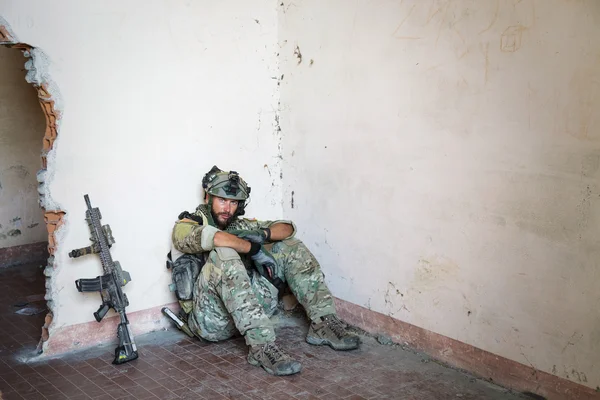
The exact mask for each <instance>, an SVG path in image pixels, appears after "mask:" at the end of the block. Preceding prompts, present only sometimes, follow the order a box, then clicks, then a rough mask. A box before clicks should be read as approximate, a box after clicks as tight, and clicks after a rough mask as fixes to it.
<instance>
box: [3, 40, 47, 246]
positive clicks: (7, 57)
mask: <svg viewBox="0 0 600 400" xmlns="http://www.w3.org/2000/svg"><path fill="white" fill-rule="evenodd" d="M26 61H27V59H26V58H25V57H23V54H22V53H21V51H19V50H16V49H9V48H6V47H0V71H2V73H1V74H0V248H4V247H12V246H19V245H23V244H30V243H38V242H44V241H47V240H48V233H47V231H46V226H45V224H44V215H43V211H42V209H41V208H40V206H39V204H38V192H37V180H36V173H37V172H38V170H39V169H40V168H41V159H40V156H41V151H42V137H43V136H44V131H45V129H46V122H45V118H44V113H43V112H42V110H41V108H40V103H39V101H38V98H37V93H36V91H35V89H34V88H33V87H31V85H30V84H28V83H27V82H25V68H24V65H25V62H26Z"/></svg>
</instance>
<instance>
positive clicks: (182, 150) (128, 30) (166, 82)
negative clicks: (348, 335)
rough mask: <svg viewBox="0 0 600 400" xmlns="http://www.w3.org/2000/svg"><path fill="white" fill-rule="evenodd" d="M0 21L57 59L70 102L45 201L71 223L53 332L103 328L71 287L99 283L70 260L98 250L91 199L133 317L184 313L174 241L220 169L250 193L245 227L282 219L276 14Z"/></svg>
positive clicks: (61, 253)
mask: <svg viewBox="0 0 600 400" xmlns="http://www.w3.org/2000/svg"><path fill="white" fill-rule="evenodd" d="M0 10H2V11H1V12H0V14H1V16H2V17H4V18H5V19H6V20H7V22H8V23H9V24H10V26H11V27H12V30H13V31H14V32H15V34H16V35H17V36H18V40H20V41H22V42H25V43H28V44H30V45H32V46H36V47H39V48H40V49H41V50H42V51H44V53H45V54H46V55H47V56H48V58H49V60H50V65H49V70H48V73H49V76H50V77H51V78H52V79H53V80H54V82H55V83H56V86H57V87H58V88H59V89H60V92H61V97H62V102H61V104H62V120H61V123H60V132H59V136H58V140H57V142H56V143H55V150H54V151H53V154H51V156H50V157H49V170H50V171H49V172H50V174H49V183H48V185H49V186H48V187H49V190H50V193H51V195H52V198H53V200H54V201H55V202H56V203H57V204H58V206H59V207H60V208H61V209H62V210H65V211H66V212H67V215H66V224H65V226H64V227H63V228H61V230H60V231H59V235H58V236H59V247H58V252H57V255H56V262H55V264H56V265H57V267H56V270H55V271H54V275H53V276H52V296H53V300H54V323H53V325H52V328H53V330H57V329H59V328H63V327H65V326H69V325H73V324H78V323H82V322H87V321H94V317H93V315H92V313H93V312H94V311H96V309H97V307H98V306H99V304H100V296H99V295H98V294H96V293H91V294H82V293H79V292H77V290H76V288H75V284H74V281H75V280H76V279H78V278H83V277H90V278H93V277H96V276H97V275H99V274H100V273H101V267H100V261H99V258H98V257H97V256H86V257H84V258H80V259H77V260H72V259H70V258H69V257H68V252H69V251H71V250H72V249H75V248H79V247H83V246H87V245H89V239H88V238H89V236H90V233H89V230H88V227H87V224H86V223H85V220H84V217H85V214H84V213H85V202H84V198H83V196H84V194H89V196H90V199H91V202H92V205H93V206H97V207H99V208H100V210H101V212H102V216H103V219H102V222H103V223H104V224H110V226H111V228H112V231H113V233H114V236H115V239H116V243H115V245H114V246H113V247H112V250H111V253H112V255H113V258H114V259H115V260H118V261H119V262H120V263H121V265H122V267H123V269H125V270H127V271H129V272H130V273H131V277H132V282H131V283H130V284H128V285H127V286H126V287H125V288H124V291H125V293H126V294H127V296H128V297H129V302H130V307H128V309H127V311H128V312H134V311H137V310H143V309H147V308H150V307H155V306H158V305H162V304H165V303H170V302H173V301H175V297H174V295H173V294H172V293H170V292H169V291H168V284H169V283H170V273H169V272H168V271H167V270H166V268H165V256H166V253H167V252H168V251H169V249H170V233H171V229H172V226H173V223H174V221H175V220H176V217H177V215H178V214H179V213H180V212H181V211H182V210H185V209H187V210H193V209H194V208H195V207H196V205H197V204H198V203H199V202H200V195H201V193H200V189H201V183H200V181H201V179H202V176H203V175H204V173H205V172H206V171H207V170H209V169H210V168H211V167H212V166H213V164H217V165H218V166H219V167H221V168H223V169H234V170H237V171H238V172H240V174H242V176H243V177H244V178H245V179H246V180H247V181H248V182H249V183H250V185H251V187H252V202H251V205H250V207H249V209H248V215H253V214H256V215H258V216H261V217H263V218H266V217H269V218H277V217H280V216H281V199H280V193H281V190H280V184H279V164H278V160H279V159H278V157H277V149H278V144H279V139H278V135H277V131H276V129H275V110H276V106H277V93H276V88H277V81H276V79H273V78H275V77H276V66H277V63H276V60H275V58H276V52H277V48H276V47H277V46H276V41H275V39H274V38H275V35H276V29H277V8H276V5H275V3H273V2H272V1H270V0H269V1H267V0H264V1H258V0H257V1H251V2H249V1H243V0H230V1H221V2H218V3H217V2H214V1H169V2H165V1H156V0H155V1H148V0H144V1H142V0H136V1H128V2H122V1H116V0H112V1H103V2H100V3H91V2H80V1H76V0H62V1H53V2H51V3H49V2H44V1H27V2H15V1H7V0H0ZM52 174H53V177H52V176H51V175H52ZM111 313H112V312H111ZM94 323H95V322H94ZM134 329H135V328H134ZM50 336H51V337H52V332H51V334H50Z"/></svg>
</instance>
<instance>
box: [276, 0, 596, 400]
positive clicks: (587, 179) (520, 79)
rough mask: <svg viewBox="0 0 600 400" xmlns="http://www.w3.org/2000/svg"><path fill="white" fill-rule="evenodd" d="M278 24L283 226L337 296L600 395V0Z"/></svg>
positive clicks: (315, 7)
mask: <svg viewBox="0 0 600 400" xmlns="http://www.w3.org/2000/svg"><path fill="white" fill-rule="evenodd" d="M279 15H280V16H279V20H280V31H279V43H280V46H281V50H280V52H281V54H282V60H281V73H282V74H284V75H285V80H284V81H283V82H282V85H281V88H282V91H281V104H282V110H283V111H282V113H281V127H282V133H283V160H284V161H283V173H284V179H283V182H284V185H283V190H284V202H283V205H284V215H285V216H286V218H290V219H293V220H294V221H295V222H296V223H297V225H298V226H299V227H300V235H301V237H304V238H306V242H307V244H308V245H309V246H310V247H311V248H313V249H314V250H315V252H316V255H317V257H318V258H319V259H320V260H321V263H322V265H323V268H324V271H325V274H326V277H327V282H328V283H329V285H330V287H331V288H332V290H333V293H334V295H336V296H338V297H340V298H342V299H344V300H347V301H350V302H352V303H355V304H359V305H361V306H363V307H365V308H368V309H370V310H373V311H377V312H379V313H381V314H384V315H386V316H390V317H392V319H393V320H396V321H404V322H407V323H410V324H413V325H416V326H418V327H421V328H424V329H425V330H427V331H430V332H434V333H437V334H441V335H444V336H446V337H448V338H452V339H455V340H458V341H461V342H464V343H466V344H469V345H472V346H474V347H476V348H480V349H484V350H487V351H489V352H490V353H493V354H497V355H500V356H503V357H506V358H508V359H510V360H514V361H517V362H519V363H521V364H523V365H525V366H528V367H531V368H532V371H531V372H533V373H534V374H535V379H533V378H532V380H533V381H535V380H536V379H537V377H538V375H540V374H541V372H542V371H543V372H546V373H548V374H554V375H556V376H559V377H561V378H564V379H566V380H570V381H572V382H575V383H577V384H581V385H584V386H586V387H589V388H596V387H597V386H600V369H598V368H597V366H598V364H599V363H600V358H599V357H600V356H599V355H600V327H599V325H598V321H599V320H600V313H599V311H598V307H597V304H598V303H599V301H600V292H599V291H598V290H597V275H598V255H599V254H600V245H599V244H598V237H599V235H600V181H599V179H600V169H599V166H600V162H599V160H600V141H599V140H600V119H599V117H598V113H597V112H596V111H595V110H598V109H599V107H600V97H599V94H600V83H599V82H600V29H599V26H600V8H599V6H598V2H594V1H577V2H569V1H558V0H555V1H532V0H526V1H525V0H523V1H488V2H472V1H430V2H425V1H404V2H402V1H386V2H383V1H382V2H368V1H361V0H359V1H355V2H347V1H341V0H340V1H327V2H323V1H316V0H294V1H283V2H281V6H280V14H279ZM567 32H568V33H567ZM360 318H361V317H360V316H356V321H360ZM365 318H366V317H365ZM393 324H394V323H393V321H389V325H390V326H394V325H393ZM398 326H399V325H398ZM371 328H373V329H376V328H377V327H371ZM407 338H408V336H404V337H403V336H402V335H398V336H397V337H396V340H405V339H407ZM410 339H411V340H413V339H415V337H411V338H410ZM440 352H441V355H442V356H443V355H445V354H450V353H452V348H450V347H447V348H445V349H441V350H440ZM461 357H466V355H460V354H455V359H460V358H461ZM496 364H498V363H496ZM490 365H493V362H492V364H490ZM498 365H500V364H498ZM490 369H492V367H490ZM486 373H487V372H486ZM563 383H564V382H563ZM540 385H541V384H540ZM561 385H562V383H561ZM567 386H568V385H564V386H563V387H567ZM533 387H534V388H535V387H536V386H535V382H534V384H533ZM566 390H567V391H568V390H570V389H566ZM571 395H573V393H571Z"/></svg>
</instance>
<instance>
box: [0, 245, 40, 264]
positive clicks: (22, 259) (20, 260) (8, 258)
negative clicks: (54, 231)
mask: <svg viewBox="0 0 600 400" xmlns="http://www.w3.org/2000/svg"><path fill="white" fill-rule="evenodd" d="M48 256H49V253H48V242H38V243H30V244H23V245H20V246H12V247H2V248H0V268H5V267H14V266H16V265H21V264H27V263H32V262H36V261H42V260H44V262H45V260H46V259H48Z"/></svg>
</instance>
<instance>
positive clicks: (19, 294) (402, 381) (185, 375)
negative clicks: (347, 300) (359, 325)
mask: <svg viewBox="0 0 600 400" xmlns="http://www.w3.org/2000/svg"><path fill="white" fill-rule="evenodd" d="M0 289H1V290H0V299H1V302H0V331H1V335H0V390H1V391H2V395H1V398H2V399H97V400H100V399H102V400H104V399H180V398H182V399H419V400H434V399H435V400H442V399H461V400H467V399H517V398H521V397H520V396H517V395H515V394H511V393H510V392H508V391H507V390H505V389H502V388H500V387H497V386H494V385H491V384H489V383H487V382H484V381H481V380H478V379H475V378H474V377H471V376H469V375H466V374H463V373H461V372H459V371H455V370H452V369H450V368H445V367H443V366H441V365H439V364H437V363H435V362H433V361H429V360H428V358H427V357H426V356H424V355H422V354H418V353H415V352H412V351H407V350H402V349H401V348H398V347H392V346H383V345H380V344H378V343H377V342H376V341H375V340H373V339H372V338H369V337H365V338H364V343H363V345H362V347H361V349H360V350H357V351H351V352H335V351H333V350H331V349H329V348H326V347H315V346H311V345H309V344H307V343H306V342H305V341H304V335H305V334H306V323H305V321H303V320H302V319H298V318H291V317H285V318H282V319H281V321H282V323H281V326H280V327H279V328H278V340H279V342H280V343H281V344H282V346H283V347H284V348H285V349H286V350H287V351H288V352H289V353H291V354H293V355H294V356H295V357H297V358H298V359H300V360H301V361H302V363H303V370H302V372H301V373H300V374H297V375H294V376H290V377H273V376H271V375H268V374H267V373H265V372H264V371H262V370H261V369H259V368H257V367H253V366H251V365H249V364H248V363H247V362H246V359H245V357H246V354H247V350H246V345H245V343H244V341H243V340H242V339H241V338H236V339H232V340H228V341H225V342H221V343H205V342H202V341H200V340H197V339H194V340H192V339H190V338H188V337H187V336H185V335H184V334H182V333H181V332H179V331H178V330H176V329H173V330H168V331H161V332H154V333H150V334H146V335H143V336H138V337H137V338H136V341H137V343H138V348H139V353H140V357H139V358H138V359H137V360H135V361H132V362H129V363H126V364H122V365H120V366H114V365H112V364H111V362H112V357H113V351H114V347H115V344H114V343H111V344H109V345H106V346H100V347H95V348H93V349H90V350H85V351H80V352H78V353H73V354H69V355H67V356H62V357H60V358H54V359H48V358H43V355H42V357H41V358H40V357H37V359H36V357H35V356H34V355H35V347H36V345H37V343H38V340H39V337H40V327H41V326H42V324H43V319H44V315H45V314H44V313H41V314H38V315H33V316H26V315H19V314H15V311H17V310H19V309H20V307H23V303H26V302H28V301H29V302H30V304H29V305H42V306H43V305H44V303H43V302H38V303H32V301H35V300H36V298H37V299H39V298H40V295H43V293H44V291H45V289H44V276H43V274H42V269H41V268H40V266H39V264H31V265H23V266H18V267H12V268H4V269H0ZM36 295H38V296H36ZM15 305H17V306H15ZM18 305H20V307H19V306H18ZM93 311H95V310H90V313H92V312H93ZM115 340H116V338H115ZM23 360H27V361H26V362H23Z"/></svg>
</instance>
